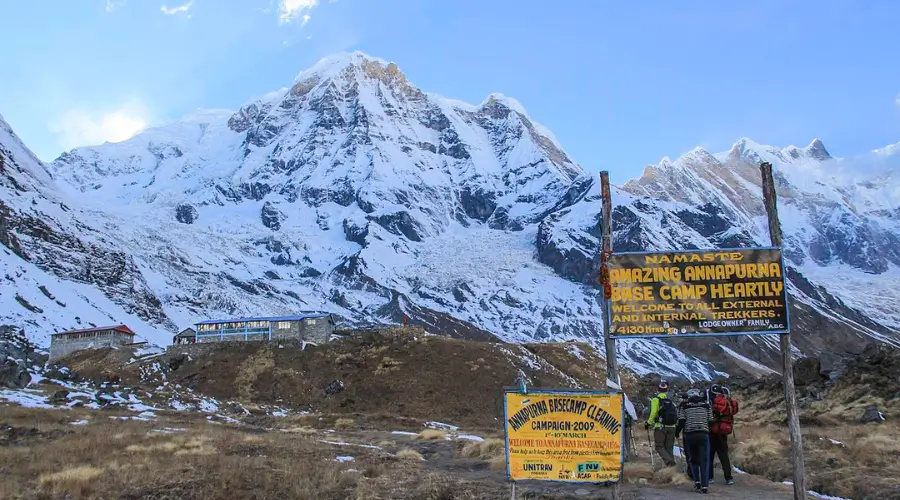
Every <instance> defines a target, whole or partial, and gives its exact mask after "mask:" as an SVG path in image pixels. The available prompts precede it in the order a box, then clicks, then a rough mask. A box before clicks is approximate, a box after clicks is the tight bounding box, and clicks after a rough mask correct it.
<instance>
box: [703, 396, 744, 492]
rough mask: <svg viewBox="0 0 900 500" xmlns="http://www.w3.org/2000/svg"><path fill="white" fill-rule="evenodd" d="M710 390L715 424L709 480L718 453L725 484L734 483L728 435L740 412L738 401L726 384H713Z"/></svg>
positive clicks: (711, 429)
mask: <svg viewBox="0 0 900 500" xmlns="http://www.w3.org/2000/svg"><path fill="white" fill-rule="evenodd" d="M709 392H710V396H711V397H712V398H713V401H712V412H713V424H712V427H711V428H710V434H709V442H710V446H709V480H710V482H712V477H713V468H714V467H713V461H714V460H715V458H716V455H718V456H719V463H721V464H722V472H723V474H724V475H725V484H734V478H733V477H732V476H731V459H730V458H729V457H728V436H729V435H730V434H732V433H734V416H735V415H736V414H737V412H738V403H737V401H735V400H733V399H731V391H730V390H729V389H728V387H725V386H724V385H718V384H713V385H712V387H710V389H709Z"/></svg>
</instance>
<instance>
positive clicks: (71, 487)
mask: <svg viewBox="0 0 900 500" xmlns="http://www.w3.org/2000/svg"><path fill="white" fill-rule="evenodd" d="M102 475H103V469H99V468H97V467H92V466H90V465H86V466H81V467H72V468H68V469H63V470H61V471H59V472H49V473H44V474H41V475H40V477H38V484H39V485H40V486H41V487H42V488H45V489H49V490H51V491H52V492H54V493H56V494H59V493H63V492H67V491H79V492H80V491H84V490H85V489H86V488H87V487H88V485H89V484H90V483H91V482H92V481H93V480H94V479H96V478H98V477H100V476H102Z"/></svg>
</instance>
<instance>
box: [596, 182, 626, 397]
mask: <svg viewBox="0 0 900 500" xmlns="http://www.w3.org/2000/svg"><path fill="white" fill-rule="evenodd" d="M600 193H601V196H602V197H603V207H602V209H601V216H600V281H601V283H600V285H601V287H602V288H603V291H602V292H601V294H600V296H601V299H600V305H601V308H602V309H603V341H604V342H605V344H606V378H607V380H610V381H612V382H614V383H615V384H616V387H613V388H614V389H619V388H621V386H622V381H621V380H620V379H619V362H618V360H617V359H616V339H614V338H610V336H609V324H610V319H609V307H608V306H607V301H608V300H609V293H610V285H609V270H608V269H607V266H606V260H607V259H608V258H609V255H610V254H611V253H612V199H611V197H610V192H609V172H607V171H603V172H600Z"/></svg>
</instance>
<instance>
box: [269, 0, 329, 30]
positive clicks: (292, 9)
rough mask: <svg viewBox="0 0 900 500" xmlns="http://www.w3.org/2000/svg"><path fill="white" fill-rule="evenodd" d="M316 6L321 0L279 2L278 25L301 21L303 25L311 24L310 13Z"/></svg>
mask: <svg viewBox="0 0 900 500" xmlns="http://www.w3.org/2000/svg"><path fill="white" fill-rule="evenodd" d="M316 5H319V0H279V2H278V23H279V24H287V23H290V22H293V21H297V20H300V22H301V25H305V24H306V23H308V22H309V19H310V17H309V11H311V10H312V9H313V8H314V7H315V6H316Z"/></svg>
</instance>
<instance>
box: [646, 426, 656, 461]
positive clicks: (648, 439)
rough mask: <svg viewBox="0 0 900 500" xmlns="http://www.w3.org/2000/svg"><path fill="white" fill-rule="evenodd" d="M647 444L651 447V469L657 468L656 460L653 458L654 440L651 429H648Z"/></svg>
mask: <svg viewBox="0 0 900 500" xmlns="http://www.w3.org/2000/svg"><path fill="white" fill-rule="evenodd" d="M647 444H649V445H650V467H652V468H654V469H655V468H656V460H654V458H653V439H652V438H651V437H650V429H647Z"/></svg>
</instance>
